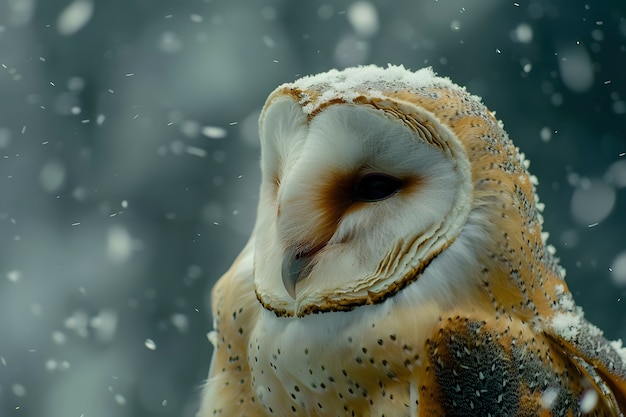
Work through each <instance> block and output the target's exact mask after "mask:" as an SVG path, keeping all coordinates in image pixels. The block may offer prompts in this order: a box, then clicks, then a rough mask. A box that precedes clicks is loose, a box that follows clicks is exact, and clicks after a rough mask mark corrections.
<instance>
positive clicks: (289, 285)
mask: <svg viewBox="0 0 626 417" xmlns="http://www.w3.org/2000/svg"><path fill="white" fill-rule="evenodd" d="M318 251H319V249H318V248H316V249H315V250H312V251H308V252H296V251H295V250H291V251H287V252H286V253H285V257H284V259H283V267H282V276H283V285H284V286H285V289H286V290H287V292H288V293H289V295H290V296H291V298H293V299H294V300H295V299H296V284H298V282H300V281H301V280H302V279H304V278H306V277H307V275H309V272H311V268H312V267H313V263H312V259H313V255H315V254H316V253H317V252H318Z"/></svg>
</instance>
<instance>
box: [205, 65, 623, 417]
mask: <svg viewBox="0 0 626 417" xmlns="http://www.w3.org/2000/svg"><path fill="white" fill-rule="evenodd" d="M260 136H261V142H262V159H261V166H262V171H263V180H262V184H261V192H260V201H259V210H258V214H257V223H256V226H255V229H254V232H253V233H252V236H251V238H250V241H249V242H248V244H247V245H246V247H245V248H244V249H243V251H242V253H241V255H240V256H239V257H238V258H237V260H236V261H235V263H234V264H233V266H232V267H231V269H230V270H229V271H228V272H227V273H226V274H225V275H224V276H223V277H222V278H221V279H220V281H219V282H218V283H217V284H216V286H215V288H214V290H213V297H212V302H213V313H214V318H215V331H214V332H213V333H212V336H211V337H212V339H213V342H214V344H215V350H214V356H213V363H212V365H211V370H210V373H209V380H208V382H207V386H206V390H205V393H204V397H203V403H202V407H201V411H200V413H199V415H200V416H201V417H207V416H213V415H222V416H228V417H230V416H270V415H276V416H383V415H384V416H387V417H391V416H420V417H423V416H457V415H458V416H468V415H477V416H488V415H491V416H535V415H537V416H539V415H540V416H557V415H598V416H622V415H624V412H625V410H626V366H625V364H624V358H625V355H624V350H623V349H622V348H621V342H608V341H607V340H606V339H604V338H603V336H602V332H601V331H600V330H599V329H597V328H596V327H594V326H593V325H592V324H590V323H588V322H587V321H586V320H585V319H584V317H583V315H582V311H581V310H580V309H579V308H578V307H576V306H575V304H574V302H573V299H572V297H571V294H570V293H569V291H568V289H567V285H566V284H565V282H564V281H563V271H562V270H561V269H560V267H559V266H558V263H557V261H556V259H555V258H554V257H553V255H552V253H551V252H552V249H551V247H550V246H548V245H547V244H546V243H545V236H542V230H541V223H542V217H541V214H540V211H541V210H540V204H539V203H538V200H537V199H536V194H535V189H534V185H533V181H534V179H533V177H531V176H530V175H529V174H528V172H527V170H526V168H527V163H526V162H525V160H524V158H523V155H522V154H520V153H519V152H518V150H517V149H516V148H515V146H514V145H513V143H512V142H511V141H510V140H509V138H508V136H507V134H506V133H505V131H504V130H503V128H502V125H501V124H500V123H499V122H498V121H497V120H496V119H495V118H494V116H493V114H492V113H491V112H490V111H489V110H487V109H486V108H485V107H484V105H483V104H482V103H481V102H480V100H479V99H478V98H477V97H475V96H471V95H470V94H468V93H467V92H466V91H465V89H463V88H461V87H458V86H457V85H455V84H453V83H451V82H450V81H449V80H447V79H443V78H439V77H436V76H435V75H434V74H433V73H432V72H431V71H430V70H429V69H424V70H420V71H418V72H416V73H412V72H409V71H407V70H405V69H404V68H403V67H395V66H390V67H388V68H385V69H382V68H378V67H373V66H370V67H359V68H350V69H347V70H344V71H330V72H328V73H324V74H319V75H317V76H313V77H306V78H303V79H301V80H298V81H296V82H295V83H293V84H285V85H283V86H280V87H279V88H278V89H276V90H275V91H274V92H273V93H272V94H271V95H270V97H269V98H268V100H267V103H266V105H265V107H264V109H263V112H262V115H261V119H260Z"/></svg>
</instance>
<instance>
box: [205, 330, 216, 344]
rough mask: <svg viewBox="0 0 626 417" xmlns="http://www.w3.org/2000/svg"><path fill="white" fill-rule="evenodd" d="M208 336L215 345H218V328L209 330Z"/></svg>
mask: <svg viewBox="0 0 626 417" xmlns="http://www.w3.org/2000/svg"><path fill="white" fill-rule="evenodd" d="M206 337H207V339H209V342H211V344H212V345H213V347H217V331H216V330H211V331H210V332H208V333H207V334H206Z"/></svg>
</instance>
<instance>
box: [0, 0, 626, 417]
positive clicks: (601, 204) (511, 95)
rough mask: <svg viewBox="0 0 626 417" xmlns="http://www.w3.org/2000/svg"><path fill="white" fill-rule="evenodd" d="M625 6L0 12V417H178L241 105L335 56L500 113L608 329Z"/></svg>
mask: <svg viewBox="0 0 626 417" xmlns="http://www.w3.org/2000/svg"><path fill="white" fill-rule="evenodd" d="M625 13H626V6H624V5H622V4H621V3H620V2H588V4H586V5H585V4H582V3H581V4H572V3H571V2H568V1H566V0H555V1H552V2H544V1H532V2H521V1H520V2H502V1H497V0H485V1H481V2H467V1H462V0H450V1H436V0H432V1H420V2H416V1H401V2H385V1H383V0H377V1H363V0H355V1H345V0H339V1H333V2H330V1H328V2H324V1H316V2H287V1H279V0H261V1H251V0H244V1H238V2H233V1H225V0H212V1H208V0H194V1H191V0H184V1H177V2H173V1H166V0H151V1H144V0H128V1H109V2H105V1H101V2H100V1H95V0H45V1H44V0H6V1H2V2H0V91H1V92H2V94H1V95H0V195H1V196H2V197H1V198H0V248H1V249H0V331H2V337H1V338H0V415H1V416H36V415H41V416H44V415H45V416H48V417H57V416H59V417H61V416H62V417H67V416H76V417H79V416H81V415H82V416H85V417H108V416H118V417H143V416H170V415H177V416H182V417H191V416H194V413H195V410H196V408H197V405H198V398H199V392H200V386H201V385H202V383H203V380H204V378H205V377H206V373H207V370H208V367H209V361H210V354H211V344H210V343H209V340H208V339H207V333H208V332H209V331H210V329H211V323H212V318H211V315H210V307H209V298H208V295H209V290H210V288H211V286H212V285H213V283H214V282H215V280H216V279H217V278H218V277H219V276H220V274H221V273H223V272H224V271H225V270H226V269H227V268H228V266H229V265H230V263H231V262H232V260H233V259H234V257H235V256H236V255H237V253H238V251H239V250H240V249H241V247H242V246H243V245H244V243H245V241H246V239H247V237H248V235H249V233H250V231H251V228H252V226H253V223H254V215H255V210H256V202H257V193H258V190H257V187H258V183H259V168H258V160H259V144H258V136H257V118H258V115H259V111H260V108H261V106H262V105H263V103H264V100H265V98H266V97H267V94H268V93H269V92H270V91H272V90H273V89H274V88H275V87H276V86H277V85H279V84H281V83H283V82H288V81H293V80H294V79H295V78H297V77H299V76H302V75H306V74H311V73H316V72H319V71H325V70H327V69H329V68H332V67H344V66H347V65H357V64H365V63H375V64H379V65H386V64H387V63H389V62H391V63H394V64H404V65H405V66H406V67H408V68H412V69H418V68H421V67H423V66H432V67H434V69H435V70H436V71H437V72H438V73H439V74H441V75H445V76H449V77H451V78H452V79H453V80H454V81H456V82H457V83H459V84H463V85H466V86H467V87H468V89H469V90H470V91H471V92H472V93H475V94H477V95H480V96H481V97H482V98H483V100H484V101H485V102H486V103H487V104H488V106H489V107H490V108H491V109H493V110H495V111H497V116H498V117H499V118H500V119H502V120H503V121H504V122H505V126H506V129H507V131H508V133H509V134H510V136H511V137H512V138H513V140H514V141H515V143H516V145H517V146H519V147H520V148H521V149H522V150H523V151H524V152H525V154H526V156H527V157H528V158H529V159H530V160H531V162H532V164H531V171H532V172H533V174H535V175H536V176H537V177H538V178H539V187H538V189H539V192H540V197H541V201H542V202H543V203H545V205H546V209H545V212H544V218H545V228H546V230H547V231H549V232H550V233H551V236H552V237H551V238H550V243H552V244H553V245H554V246H555V247H556V249H557V256H558V257H560V258H561V262H562V264H563V266H564V267H566V268H567V270H568V275H567V279H568V285H569V287H570V289H571V290H572V292H573V293H574V296H575V298H576V300H577V302H578V303H579V304H580V305H581V306H583V307H584V309H585V313H586V316H587V317H589V318H590V319H591V320H592V321H594V322H595V323H596V324H598V325H599V327H601V328H603V329H604V330H605V331H606V334H607V335H608V336H609V337H611V338H617V337H621V338H626V306H625V305H624V303H626V299H624V300H623V298H624V297H626V238H625V236H626V97H625V96H626V74H625V73H624V70H623V69H624V68H626V14H625ZM544 397H545V398H542V401H543V402H545V403H546V404H549V403H550V402H551V401H552V394H551V393H550V392H546V393H545V395H544ZM592 400H593V398H585V400H584V401H585V403H584V404H592V403H593V401H592Z"/></svg>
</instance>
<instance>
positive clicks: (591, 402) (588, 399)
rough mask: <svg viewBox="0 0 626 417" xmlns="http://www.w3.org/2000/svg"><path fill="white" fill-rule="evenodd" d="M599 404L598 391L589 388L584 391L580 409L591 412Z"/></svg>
mask: <svg viewBox="0 0 626 417" xmlns="http://www.w3.org/2000/svg"><path fill="white" fill-rule="evenodd" d="M597 404H598V392H597V391H596V390H595V389H593V388H589V389H587V390H585V392H583V395H582V397H581V398H580V411H581V412H583V413H589V412H591V411H593V409H594V408H596V405H597Z"/></svg>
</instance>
